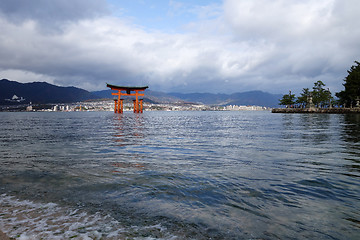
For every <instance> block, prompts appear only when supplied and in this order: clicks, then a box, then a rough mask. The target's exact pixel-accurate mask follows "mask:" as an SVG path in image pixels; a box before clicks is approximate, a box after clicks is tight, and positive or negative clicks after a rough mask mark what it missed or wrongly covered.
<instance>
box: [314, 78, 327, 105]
mask: <svg viewBox="0 0 360 240" xmlns="http://www.w3.org/2000/svg"><path fill="white" fill-rule="evenodd" d="M324 87H325V84H324V83H323V82H322V81H317V82H315V83H314V87H313V91H312V92H311V93H312V97H313V103H314V104H315V106H316V107H323V106H326V105H328V104H329V102H330V100H331V92H330V90H326V89H325V88H324Z"/></svg>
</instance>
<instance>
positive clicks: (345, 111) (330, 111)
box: [271, 108, 360, 114]
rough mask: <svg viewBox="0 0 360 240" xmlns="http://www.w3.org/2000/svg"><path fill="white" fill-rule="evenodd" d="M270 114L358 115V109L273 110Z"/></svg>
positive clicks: (359, 110) (359, 112)
mask: <svg viewBox="0 0 360 240" xmlns="http://www.w3.org/2000/svg"><path fill="white" fill-rule="evenodd" d="M271 112H272V113H325V114H360V108H273V109H272V111H271Z"/></svg>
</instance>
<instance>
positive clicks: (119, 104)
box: [106, 83, 148, 113]
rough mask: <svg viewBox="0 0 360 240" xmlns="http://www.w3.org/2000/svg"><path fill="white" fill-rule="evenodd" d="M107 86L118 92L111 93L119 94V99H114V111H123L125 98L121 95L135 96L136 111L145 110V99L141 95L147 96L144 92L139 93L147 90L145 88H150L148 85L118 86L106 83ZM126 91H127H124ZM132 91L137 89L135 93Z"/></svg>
mask: <svg viewBox="0 0 360 240" xmlns="http://www.w3.org/2000/svg"><path fill="white" fill-rule="evenodd" d="M106 86H107V87H109V88H111V90H116V91H118V92H116V93H111V94H112V95H116V96H118V97H117V99H114V102H115V107H114V112H115V113H123V111H124V107H123V101H124V99H121V96H135V100H133V101H134V113H142V112H143V99H139V96H145V94H144V93H139V92H142V91H145V89H147V88H148V86H145V87H124V86H116V85H112V84H108V83H107V84H106ZM122 91H125V92H122ZM132 91H135V93H131V92H132Z"/></svg>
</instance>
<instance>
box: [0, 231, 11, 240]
mask: <svg viewBox="0 0 360 240" xmlns="http://www.w3.org/2000/svg"><path fill="white" fill-rule="evenodd" d="M10 239H14V238H9V237H8V236H7V235H6V234H5V233H3V232H2V231H1V230H0V240H10Z"/></svg>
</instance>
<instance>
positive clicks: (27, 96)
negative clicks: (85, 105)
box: [0, 79, 282, 107]
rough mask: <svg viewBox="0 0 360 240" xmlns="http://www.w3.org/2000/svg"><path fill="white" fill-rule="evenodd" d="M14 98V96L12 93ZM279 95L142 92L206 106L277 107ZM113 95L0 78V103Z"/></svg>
mask: <svg viewBox="0 0 360 240" xmlns="http://www.w3.org/2000/svg"><path fill="white" fill-rule="evenodd" d="M14 95H15V96H16V97H15V96H14ZM281 97H282V95H280V94H270V93H266V92H262V91H250V92H243V93H234V94H214V93H164V92H158V91H152V90H146V91H145V97H144V101H145V102H148V103H170V104H172V103H179V102H180V103H181V102H182V103H201V104H206V105H218V106H225V105H256V106H265V107H276V106H278V102H279V99H280V98H281ZM100 98H113V96H112V95H111V90H110V89H108V90H102V91H95V92H88V91H86V90H84V89H80V88H76V87H59V86H55V85H52V84H49V83H46V82H33V83H19V82H15V81H10V80H7V79H2V80H0V104H1V105H9V104H27V103H29V102H32V103H66V102H78V101H85V100H90V99H100Z"/></svg>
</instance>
